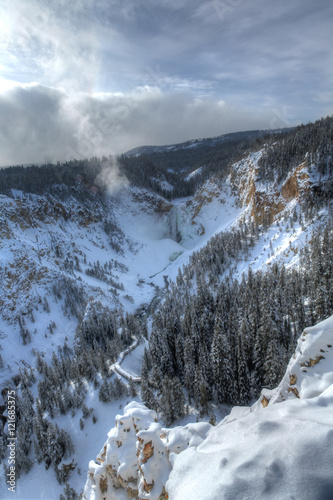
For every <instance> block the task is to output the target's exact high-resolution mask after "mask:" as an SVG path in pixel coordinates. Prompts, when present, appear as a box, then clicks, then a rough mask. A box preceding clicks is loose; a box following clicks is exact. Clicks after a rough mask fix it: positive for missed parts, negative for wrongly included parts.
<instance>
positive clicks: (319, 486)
mask: <svg viewBox="0 0 333 500" xmlns="http://www.w3.org/2000/svg"><path fill="white" fill-rule="evenodd" d="M332 345H333V316H331V317H330V318H329V319H327V320H326V321H323V322H322V323H319V324H318V325H317V326H316V327H313V328H307V329H306V330H305V332H304V333H303V335H302V336H301V338H300V340H299V342H298V346H297V349H296V353H295V357H293V358H292V359H291V361H290V363H289V365H288V368H287V370H286V375H285V377H284V378H283V380H282V381H281V383H280V385H279V386H278V387H277V388H276V389H274V390H273V391H267V390H266V391H263V394H262V396H261V398H260V399H259V401H258V402H257V403H255V404H254V405H253V406H252V407H251V408H240V409H238V408H236V409H234V410H233V411H232V412H231V414H230V416H228V417H226V418H225V419H224V420H222V422H221V423H220V424H219V425H218V426H217V427H215V428H212V429H211V430H210V431H209V432H208V436H207V438H206V439H205V441H204V442H203V443H202V444H200V445H199V446H198V447H197V448H194V447H193V448H189V449H187V450H185V451H184V452H183V453H180V454H179V455H178V456H176V457H175V460H174V463H173V469H172V471H171V474H170V477H169V480H168V482H167V484H166V489H167V491H168V493H169V498H170V500H183V499H185V498H197V499H205V500H224V499H234V498H237V500H242V499H244V500H245V499H246V500H252V499H253V500H254V499H256V500H258V499H265V500H266V499H281V500H284V499H287V498H290V499H292V498H309V499H310V498H311V499H312V498H315V499H318V500H319V499H321V500H329V499H331V498H333V476H332V464H333V417H332V415H333V348H332ZM328 346H331V347H328ZM322 351H324V353H323V352H322ZM319 356H323V357H324V359H320V360H319V362H318V363H316V364H315V365H313V366H311V367H306V368H305V367H304V366H303V365H304V364H309V361H310V359H313V360H316V359H318V358H317V357H319ZM290 375H296V376H297V382H296V383H295V384H294V385H290V384H291V381H292V382H293V381H294V379H291V378H290ZM293 387H295V388H298V393H299V397H297V396H296V395H295V393H294V392H293V391H292V390H289V389H292V388H293ZM263 396H265V397H267V399H268V398H269V403H268V405H267V406H266V407H265V408H264V407H263V405H262V403H261V401H262V399H263Z"/></svg>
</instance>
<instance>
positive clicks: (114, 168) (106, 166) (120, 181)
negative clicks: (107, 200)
mask: <svg viewBox="0 0 333 500" xmlns="http://www.w3.org/2000/svg"><path fill="white" fill-rule="evenodd" d="M95 182H96V184H97V185H98V186H100V187H105V188H106V189H107V190H108V192H109V193H110V194H112V195H114V194H117V193H119V191H121V190H122V189H124V188H125V187H127V186H128V185H129V181H128V179H127V178H126V176H125V175H124V174H123V173H122V172H120V169H119V164H118V162H117V160H116V159H115V158H112V157H111V158H110V159H109V160H108V161H106V162H104V163H103V167H102V171H101V172H100V173H99V174H98V176H97V178H96V180H95Z"/></svg>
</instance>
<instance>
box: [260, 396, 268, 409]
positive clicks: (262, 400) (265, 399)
mask: <svg viewBox="0 0 333 500" xmlns="http://www.w3.org/2000/svg"><path fill="white" fill-rule="evenodd" d="M268 403H269V400H268V399H267V398H266V396H264V397H263V398H262V399H261V404H262V405H263V407H264V408H266V406H268Z"/></svg>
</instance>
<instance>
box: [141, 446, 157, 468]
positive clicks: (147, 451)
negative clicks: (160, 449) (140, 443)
mask: <svg viewBox="0 0 333 500" xmlns="http://www.w3.org/2000/svg"><path fill="white" fill-rule="evenodd" d="M142 453H143V455H144V458H143V459H142V463H143V464H144V463H146V462H147V460H149V458H150V457H152V456H153V455H154V447H153V446H152V442H151V441H149V443H146V444H145V445H144V447H143V450H142Z"/></svg>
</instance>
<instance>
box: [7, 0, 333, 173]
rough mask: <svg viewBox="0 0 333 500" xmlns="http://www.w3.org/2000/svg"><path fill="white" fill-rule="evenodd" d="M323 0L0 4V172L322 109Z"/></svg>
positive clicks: (327, 38)
mask: <svg viewBox="0 0 333 500" xmlns="http://www.w3.org/2000/svg"><path fill="white" fill-rule="evenodd" d="M332 25H333V2H332V1H331V0H318V1H317V2H316V1H314V0H293V1H292V2H291V1H290V0H279V1H278V2H276V1H273V0H252V1H251V2H249V1H246V0H205V1H203V0H201V1H199V0H177V2H176V1H175V0H126V1H125V0H71V2H68V0H15V1H13V0H0V165H1V166H4V165H13V164H26V163H34V162H36V163H41V162H56V161H66V160H70V159H73V158H78V159H79V158H84V157H91V156H103V155H105V156H108V155H114V154H120V153H123V152H126V151H127V150H129V149H131V148H134V147H137V146H140V145H149V144H151V145H159V144H173V143H177V142H182V141H186V140H189V139H194V138H200V137H212V136H217V135H221V134H224V133H229V132H236V131H239V130H253V129H274V128H280V127H287V126H293V125H296V124H298V123H307V122H309V121H314V120H316V119H318V118H321V117H322V116H327V115H331V114H332V113H333V26H332Z"/></svg>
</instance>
